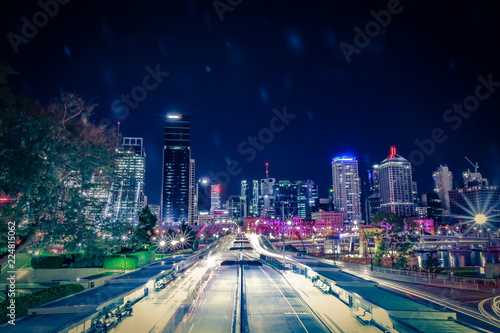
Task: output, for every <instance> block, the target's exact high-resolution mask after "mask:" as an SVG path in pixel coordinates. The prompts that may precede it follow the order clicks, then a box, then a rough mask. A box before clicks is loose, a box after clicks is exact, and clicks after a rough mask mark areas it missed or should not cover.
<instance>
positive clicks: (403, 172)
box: [378, 147, 414, 217]
mask: <svg viewBox="0 0 500 333" xmlns="http://www.w3.org/2000/svg"><path fill="white" fill-rule="evenodd" d="M378 169H379V182H380V209H381V211H383V212H392V213H394V214H396V215H399V216H401V217H406V216H413V215H414V206H413V193H412V176H411V164H410V162H408V160H406V159H404V158H403V157H401V156H399V155H397V154H396V147H391V154H390V155H389V156H388V157H387V158H386V159H385V160H383V161H382V163H381V164H380V165H379V167H378Z"/></svg>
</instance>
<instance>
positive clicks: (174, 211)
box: [161, 114, 191, 225]
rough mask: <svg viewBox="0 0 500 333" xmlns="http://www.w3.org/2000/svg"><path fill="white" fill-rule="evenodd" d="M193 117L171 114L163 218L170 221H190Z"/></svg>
mask: <svg viewBox="0 0 500 333" xmlns="http://www.w3.org/2000/svg"><path fill="white" fill-rule="evenodd" d="M190 145H191V118H190V116H184V115H180V114H169V115H167V118H166V120H165V139H164V145H163V182H162V193H161V209H162V212H161V214H162V221H163V222H165V223H167V224H168V225H173V224H179V223H181V222H183V221H185V222H187V221H188V210H189V163H190V158H191V147H190Z"/></svg>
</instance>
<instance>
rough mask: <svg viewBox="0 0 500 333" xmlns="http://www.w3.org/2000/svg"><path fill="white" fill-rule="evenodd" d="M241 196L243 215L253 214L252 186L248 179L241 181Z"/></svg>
mask: <svg viewBox="0 0 500 333" xmlns="http://www.w3.org/2000/svg"><path fill="white" fill-rule="evenodd" d="M240 198H241V210H242V212H241V214H242V216H243V217H248V216H251V214H250V211H251V204H250V203H251V200H250V186H249V184H248V182H247V181H246V180H242V181H241V191H240Z"/></svg>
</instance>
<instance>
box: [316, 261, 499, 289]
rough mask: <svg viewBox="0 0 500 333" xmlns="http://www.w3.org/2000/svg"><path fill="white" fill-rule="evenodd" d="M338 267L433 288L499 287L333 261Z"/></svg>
mask: <svg viewBox="0 0 500 333" xmlns="http://www.w3.org/2000/svg"><path fill="white" fill-rule="evenodd" d="M324 261H326V262H333V261H332V260H324ZM335 264H336V265H338V266H342V267H346V268H348V269H352V270H357V271H363V272H364V273H365V274H368V275H372V276H374V277H382V278H388V279H392V280H398V281H403V282H410V283H418V284H428V285H433V286H443V287H453V288H458V289H474V290H479V288H484V287H490V288H494V287H499V286H500V284H499V281H498V280H496V279H483V278H472V277H460V276H453V277H452V276H450V275H443V274H433V273H425V272H416V271H406V270H399V269H391V268H384V267H377V266H373V267H370V266H368V265H363V264H354V263H346V262H342V261H335Z"/></svg>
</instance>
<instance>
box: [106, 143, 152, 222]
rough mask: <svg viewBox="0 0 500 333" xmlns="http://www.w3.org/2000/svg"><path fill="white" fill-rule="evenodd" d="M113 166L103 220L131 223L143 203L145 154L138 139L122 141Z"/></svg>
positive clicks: (136, 218) (136, 219)
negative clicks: (113, 170) (109, 219)
mask: <svg viewBox="0 0 500 333" xmlns="http://www.w3.org/2000/svg"><path fill="white" fill-rule="evenodd" d="M116 165H117V168H116V170H115V174H114V176H113V182H112V185H111V191H110V195H109V198H108V203H107V205H106V209H105V217H108V218H111V220H112V221H115V222H127V223H135V222H137V221H138V216H139V211H140V210H141V208H142V206H143V202H144V177H145V172H146V166H145V165H146V153H145V151H144V147H143V140H142V138H131V137H124V138H123V139H122V143H121V145H120V147H118V149H117V152H116Z"/></svg>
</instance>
